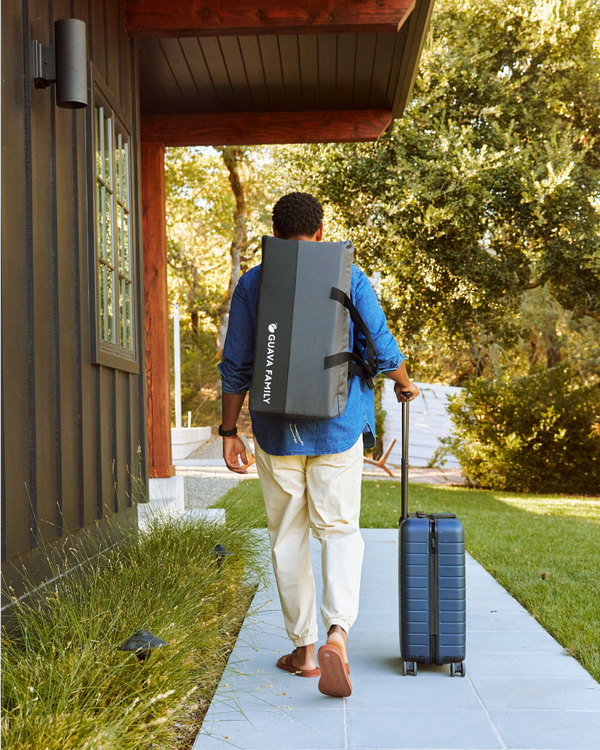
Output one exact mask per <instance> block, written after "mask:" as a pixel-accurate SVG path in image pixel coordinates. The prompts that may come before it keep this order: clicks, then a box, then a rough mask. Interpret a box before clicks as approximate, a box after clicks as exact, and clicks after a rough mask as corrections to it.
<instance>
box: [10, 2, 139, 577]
mask: <svg viewBox="0 0 600 750" xmlns="http://www.w3.org/2000/svg"><path fill="white" fill-rule="evenodd" d="M71 16H73V17H76V18H80V19H82V20H83V21H85V22H86V23H87V30H88V53H89V58H90V60H91V61H92V62H93V64H94V66H95V68H96V69H97V71H99V73H100V76H101V77H102V79H103V82H104V84H105V85H106V86H107V87H108V88H109V90H110V91H111V93H112V96H113V98H114V99H115V100H117V101H118V103H119V105H120V107H121V109H122V110H123V112H124V113H125V115H126V116H127V117H128V118H129V120H130V121H131V122H132V123H133V129H134V132H133V134H132V135H133V140H132V165H131V166H132V175H133V179H132V187H133V190H134V193H133V220H134V222H133V223H134V227H135V229H136V231H134V235H133V238H134V243H135V247H136V251H135V254H134V262H135V268H136V274H137V276H136V280H135V283H136V295H135V300H136V308H137V309H136V312H137V320H136V347H137V357H138V361H139V363H140V374H137V373H131V372H127V371H124V370H119V369H116V370H115V369H112V368H108V367H104V366H101V365H95V364H91V362H92V357H91V354H92V346H91V330H92V328H91V326H92V325H94V315H93V311H92V309H91V289H90V279H91V274H92V271H93V268H92V267H91V265H90V264H91V263H92V262H94V261H93V259H94V250H93V248H90V232H89V228H90V222H93V220H94V217H93V216H92V215H91V214H90V201H89V191H90V189H92V187H91V185H90V175H91V171H90V170H91V166H92V165H91V163H90V153H89V148H90V132H89V122H88V118H87V116H86V113H85V111H73V110H67V109H61V108H58V107H56V106H55V102H54V88H53V87H49V88H47V89H36V88H34V87H33V85H32V83H31V77H30V66H31V59H30V57H31V55H30V50H31V42H32V41H33V40H34V39H37V40H38V41H39V42H41V43H43V44H52V43H53V25H54V21H55V20H56V19H57V18H64V17H71ZM135 43H136V42H134V41H132V40H130V39H129V38H128V37H127V36H126V35H125V33H124V31H123V8H122V3H121V2H120V0H104V2H102V1H100V0H93V2H92V0H75V1H74V2H73V1H72V0H54V1H52V0H50V2H48V0H44V2H41V1H40V0H20V1H19V2H16V0H3V2H2V71H3V82H2V198H3V200H2V247H3V252H2V326H3V330H2V346H3V351H2V384H3V390H2V400H3V409H2V416H3V421H2V436H3V443H2V451H3V455H2V459H3V467H4V473H3V487H2V490H3V495H2V516H3V517H2V559H3V562H4V561H8V566H7V567H6V568H5V572H6V571H7V570H9V569H12V567H13V566H12V563H13V562H15V560H18V559H20V558H22V556H23V554H24V553H25V558H23V559H26V558H28V557H29V558H31V557H32V555H33V553H32V552H31V551H30V550H32V549H34V548H35V547H38V546H40V545H42V544H43V545H46V544H47V543H48V542H53V541H55V540H58V539H61V538H64V536H65V534H66V532H70V531H77V530H81V529H84V528H87V529H91V528H92V527H94V526H95V525H96V524H97V522H98V521H100V519H102V518H105V517H109V516H113V515H114V514H115V513H120V514H121V515H123V516H127V519H128V522H130V521H131V512H130V511H128V510H127V509H128V508H130V507H131V506H132V503H133V500H132V486H134V485H135V482H133V483H132V479H131V476H132V475H133V476H134V477H136V478H138V479H139V478H141V479H142V481H145V455H146V446H145V420H146V407H145V383H144V380H145V375H144V373H145V370H144V363H143V356H144V355H143V352H144V347H143V346H141V345H140V344H141V342H143V331H144V328H143V283H142V282H143V280H142V278H141V275H140V274H141V268H140V261H141V242H140V241H141V226H140V224H141V222H140V218H139V213H138V212H139V195H138V192H139V177H138V175H139V143H138V136H137V133H138V129H139V116H138V111H137V101H138V85H137V62H136V54H135V49H134V47H133V45H135ZM92 185H93V183H92ZM31 567H35V566H30V568H31Z"/></svg>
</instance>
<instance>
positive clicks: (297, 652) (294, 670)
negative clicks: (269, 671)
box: [277, 644, 321, 677]
mask: <svg viewBox="0 0 600 750" xmlns="http://www.w3.org/2000/svg"><path fill="white" fill-rule="evenodd" d="M277 666H278V667H279V669H283V670H284V671H285V672H290V673H291V674H295V675H298V676H299V677H319V676H320V675H321V670H320V669H319V668H318V667H317V663H316V661H315V648H314V646H313V645H312V644H311V645H310V646H302V647H300V648H295V649H294V650H293V651H292V653H291V654H286V655H285V656H282V657H281V658H280V659H278V660H277Z"/></svg>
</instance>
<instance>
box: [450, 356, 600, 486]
mask: <svg viewBox="0 0 600 750" xmlns="http://www.w3.org/2000/svg"><path fill="white" fill-rule="evenodd" d="M448 412H449V413H450V416H451V418H452V422H453V423H454V432H455V435H454V437H452V438H448V439H446V440H445V441H444V442H445V445H446V447H447V448H449V449H451V450H452V452H453V453H454V454H455V455H456V457H457V458H458V460H459V461H460V464H461V466H462V468H463V471H464V473H465V475H466V477H467V479H468V480H469V481H470V482H471V483H472V484H474V485H475V486H478V487H489V488H492V489H500V490H503V489H505V490H513V491H521V492H571V493H572V492H579V493H584V494H587V493H589V494H593V493H598V489H599V487H600V386H599V384H598V383H595V384H592V385H589V384H585V383H583V382H582V381H581V380H580V379H578V377H577V375H576V374H575V373H574V372H573V371H572V370H571V369H570V368H569V367H568V366H567V365H561V366H559V367H553V368H550V369H548V370H544V371H540V372H536V373H534V374H533V375H528V376H526V377H522V378H512V379H511V378H508V377H505V378H503V379H500V380H497V381H492V380H487V379H484V378H477V379H475V380H472V381H470V382H469V383H468V384H467V386H466V387H465V389H464V391H463V392H462V393H461V394H460V395H458V396H454V397H453V398H452V399H451V401H450V405H449V407H448Z"/></svg>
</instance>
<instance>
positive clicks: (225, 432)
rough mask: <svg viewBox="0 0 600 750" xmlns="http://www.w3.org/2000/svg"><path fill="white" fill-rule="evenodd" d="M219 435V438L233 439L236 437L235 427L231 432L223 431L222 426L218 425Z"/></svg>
mask: <svg viewBox="0 0 600 750" xmlns="http://www.w3.org/2000/svg"><path fill="white" fill-rule="evenodd" d="M219 435H220V436H221V437H235V436H236V435H237V427H234V428H233V429H232V430H224V429H223V425H222V424H220V425H219Z"/></svg>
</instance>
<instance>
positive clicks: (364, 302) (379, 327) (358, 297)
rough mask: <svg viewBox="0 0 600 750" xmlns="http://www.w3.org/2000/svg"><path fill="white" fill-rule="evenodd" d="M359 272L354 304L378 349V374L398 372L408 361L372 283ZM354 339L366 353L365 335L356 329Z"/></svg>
mask: <svg viewBox="0 0 600 750" xmlns="http://www.w3.org/2000/svg"><path fill="white" fill-rule="evenodd" d="M357 270H358V282H357V284H356V289H355V292H354V294H355V298H354V300H353V301H354V304H355V306H356V308H357V310H358V312H359V313H360V314H361V316H362V318H363V320H364V321H365V323H366V325H367V328H368V329H369V331H370V332H371V336H372V338H373V341H374V343H375V347H376V348H377V356H378V357H379V368H378V369H377V373H380V372H392V371H393V370H397V369H398V368H399V367H400V365H401V364H402V362H403V361H404V360H405V359H406V357H405V356H404V354H402V352H401V351H400V349H399V347H398V344H397V343H396V339H395V338H394V337H393V336H392V334H391V333H390V330H389V328H388V325H387V320H386V318H385V313H384V312H383V310H382V309H381V305H380V304H379V300H378V299H377V295H376V294H375V291H374V289H373V287H372V286H371V282H370V281H369V279H368V278H367V276H366V274H365V273H364V271H361V270H360V269H357ZM354 337H355V339H356V341H357V342H358V343H359V345H360V346H361V348H362V349H363V350H364V351H366V340H365V337H364V335H363V334H362V333H361V332H360V331H358V330H356V329H355V331H354Z"/></svg>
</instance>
